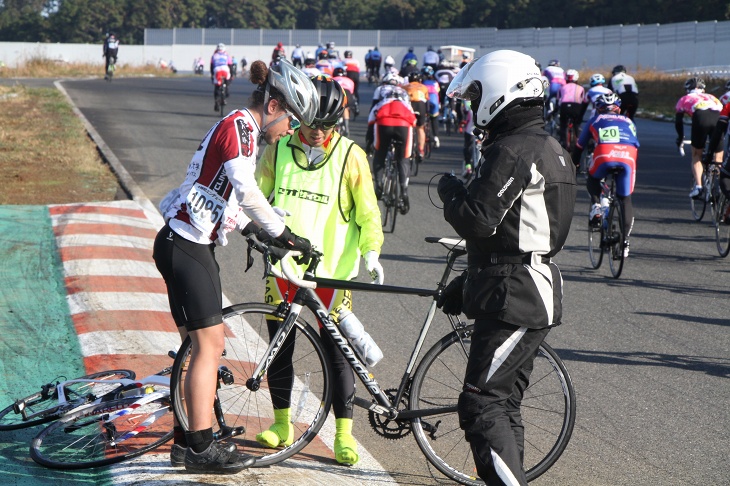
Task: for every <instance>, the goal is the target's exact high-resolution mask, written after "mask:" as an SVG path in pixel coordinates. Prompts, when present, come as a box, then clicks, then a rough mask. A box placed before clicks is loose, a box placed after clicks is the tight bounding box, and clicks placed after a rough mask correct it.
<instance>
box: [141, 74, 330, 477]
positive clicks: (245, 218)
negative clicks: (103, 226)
mask: <svg viewBox="0 0 730 486" xmlns="http://www.w3.org/2000/svg"><path fill="white" fill-rule="evenodd" d="M251 81H252V82H253V83H254V84H256V85H258V86H257V88H256V90H255V91H254V92H253V94H252V95H251V98H250V101H249V107H248V108H244V109H242V110H235V111H232V112H231V113H230V114H229V115H228V116H227V117H225V118H223V119H222V120H220V121H219V122H218V123H217V124H216V125H215V126H214V127H213V128H211V129H210V130H209V131H208V133H207V135H206V136H205V138H204V139H203V141H202V142H201V143H200V145H199V146H198V150H197V151H196V152H195V154H194V155H193V158H192V160H191V161H190V165H189V166H188V169H187V172H186V175H185V180H184V181H183V183H182V185H180V187H179V188H178V189H177V190H174V191H172V192H171V193H170V194H169V195H168V196H167V197H165V200H164V203H165V205H164V207H161V209H162V212H163V216H164V218H165V221H166V224H165V226H163V227H162V229H161V230H160V231H159V233H158V234H157V238H156V239H155V243H154V249H153V258H154V260H155V264H156V265H157V269H158V270H159V271H160V274H161V275H162V277H163V279H164V280H165V284H166V286H167V294H168V300H169V304H170V311H171V313H172V317H173V319H174V320H175V323H176V324H177V326H178V331H179V333H180V335H181V337H182V338H183V339H185V337H186V336H190V339H191V340H192V342H193V348H194V349H195V352H194V353H193V354H192V356H191V359H190V365H189V367H188V373H187V378H186V382H185V391H184V394H185V403H186V405H187V412H188V430H187V431H186V432H185V433H183V430H182V428H181V427H180V426H177V424H176V428H175V429H174V444H173V446H172V450H171V454H170V460H171V462H172V464H173V465H176V466H183V465H184V466H185V469H187V470H188V471H190V472H193V473H211V474H220V473H226V474H232V473H236V472H239V471H241V470H242V469H245V468H247V467H249V466H251V465H252V464H253V463H254V462H255V459H254V458H253V457H252V456H249V455H246V454H241V453H239V452H237V451H236V446H235V445H234V444H219V443H218V442H216V441H215V440H214V439H213V429H212V427H211V425H212V420H211V413H210V411H211V410H212V407H213V401H214V397H215V392H216V385H217V384H218V380H217V378H216V375H217V374H216V370H217V369H218V362H219V359H220V356H221V354H222V353H223V351H224V333H225V329H226V328H225V326H224V325H223V316H222V315H221V309H222V301H221V299H222V297H221V296H222V293H221V280H220V270H219V266H218V263H217V262H216V259H215V248H216V246H218V245H220V246H225V245H226V244H227V243H228V240H227V235H228V233H230V232H231V231H234V230H237V229H240V228H243V231H244V232H246V231H253V230H257V229H258V226H260V227H261V228H263V230H264V231H265V232H266V233H268V234H269V235H271V236H272V237H274V239H275V240H276V242H278V243H279V244H280V245H282V246H284V247H285V248H289V249H294V250H299V251H302V252H303V253H308V252H310V251H311V245H310V243H309V241H308V240H306V239H305V238H301V237H299V236H297V235H295V234H293V233H292V232H291V231H290V230H289V228H288V227H287V226H286V225H285V224H284V222H283V220H282V219H281V216H282V214H283V213H282V212H277V211H276V210H275V208H272V207H271V206H270V205H269V203H268V202H267V200H266V197H264V195H263V193H262V192H261V190H260V189H259V187H258V185H257V184H256V178H255V175H254V170H255V168H256V156H257V152H258V148H259V145H260V143H261V142H262V141H264V140H265V141H266V143H268V144H274V143H276V141H277V140H278V139H279V138H281V137H282V136H284V135H286V134H288V133H292V131H293V130H292V129H290V120H291V119H292V118H293V117H294V116H296V117H297V118H299V119H300V120H301V121H302V122H303V123H310V124H311V123H312V121H313V120H314V117H315V115H316V113H317V109H318V107H319V99H318V97H317V91H316V90H315V88H314V85H313V84H312V82H311V81H310V79H309V78H308V77H307V76H306V75H305V74H304V73H303V72H301V71H300V70H298V69H297V68H295V67H294V66H293V65H291V64H290V63H289V62H288V61H286V60H282V61H281V62H280V63H279V64H278V65H277V66H276V67H273V68H271V69H269V68H267V67H266V64H265V63H264V62H263V61H256V62H254V63H253V64H252V65H251ZM161 206H162V205H161ZM252 220H253V221H252ZM253 222H255V223H256V224H254V223H253ZM257 225H258V226H257Z"/></svg>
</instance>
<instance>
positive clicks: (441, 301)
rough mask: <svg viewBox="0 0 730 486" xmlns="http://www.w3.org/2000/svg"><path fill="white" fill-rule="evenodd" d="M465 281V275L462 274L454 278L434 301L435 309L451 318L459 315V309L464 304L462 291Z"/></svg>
mask: <svg viewBox="0 0 730 486" xmlns="http://www.w3.org/2000/svg"><path fill="white" fill-rule="evenodd" d="M465 279H466V277H465V274H464V273H462V274H461V275H459V276H458V277H456V278H454V279H453V280H452V281H451V282H450V283H449V285H447V286H446V288H445V289H444V290H443V292H441V295H439V298H438V300H437V301H436V307H438V308H440V309H441V310H443V311H444V314H450V315H453V316H456V315H459V314H461V308H462V306H463V304H464V296H463V290H464V280H465Z"/></svg>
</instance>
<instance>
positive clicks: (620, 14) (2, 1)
mask: <svg viewBox="0 0 730 486" xmlns="http://www.w3.org/2000/svg"><path fill="white" fill-rule="evenodd" d="M727 19H730V2H727V0H703V1H701V2H688V1H679V0H631V1H626V0H367V1H363V0H307V1H306V2H296V1H294V2H284V1H281V0H234V1H231V0H224V1H221V0H216V1H212V0H164V1H160V0H116V1H111V0H0V41H11V42H61V43H96V42H100V41H101V39H102V38H103V37H104V34H105V33H107V32H114V33H116V35H117V37H118V38H119V39H120V40H121V41H122V42H123V43H125V44H142V43H143V42H144V29H145V28H161V29H170V28H174V27H176V28H225V29H231V28H233V29H259V28H262V29H353V30H357V29H381V30H390V29H398V30H402V29H447V28H470V27H496V28H498V29H516V28H524V27H568V26H575V27H578V26H591V27H592V26H599V25H616V24H624V25H627V24H653V23H660V24H668V23H675V22H686V21H708V20H727Z"/></svg>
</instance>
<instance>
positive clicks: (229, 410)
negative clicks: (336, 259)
mask: <svg viewBox="0 0 730 486" xmlns="http://www.w3.org/2000/svg"><path fill="white" fill-rule="evenodd" d="M276 310H277V308H276V307H274V306H271V305H267V304H254V303H249V304H238V305H234V306H231V307H227V308H225V309H223V321H224V324H225V325H226V337H225V352H224V354H223V356H221V359H220V364H219V368H218V369H219V372H218V392H217V403H216V407H215V408H217V409H214V410H211V414H212V419H211V420H212V423H213V432H214V434H215V437H216V438H217V439H219V440H221V439H224V440H226V441H227V442H232V443H234V444H236V446H237V447H238V450H239V451H240V452H244V453H246V454H250V455H252V456H254V457H256V466H261V467H263V466H269V465H271V464H275V463H277V462H280V461H283V460H284V459H287V458H288V457H291V456H292V455H294V454H296V453H297V452H299V451H301V450H302V449H303V448H304V447H305V446H306V445H307V444H309V443H310V442H311V441H312V440H313V439H314V438H315V437H316V436H317V432H318V431H319V429H320V428H321V427H322V425H323V424H324V422H325V420H326V419H327V414H328V412H329V409H330V405H331V403H332V385H331V382H332V371H331V367H330V364H329V360H328V358H327V356H326V354H325V351H324V349H323V348H322V344H321V342H320V339H319V336H318V335H317V333H316V331H314V330H313V329H312V327H311V326H310V325H309V324H307V323H306V322H305V321H304V320H303V319H301V318H300V319H297V321H296V324H295V326H294V327H293V328H292V331H291V333H290V334H289V336H288V337H287V339H286V340H285V341H284V342H283V343H282V344H281V347H280V349H279V351H278V354H277V357H276V359H274V361H273V362H272V363H271V364H270V365H269V371H268V373H267V374H266V375H265V376H264V377H263V379H262V381H261V386H260V388H258V389H257V390H250V389H249V388H248V387H247V384H246V383H247V380H248V379H249V378H251V373H252V372H253V371H254V369H255V368H256V365H257V364H258V363H259V362H260V361H261V359H262V357H263V355H264V353H265V352H266V350H267V348H268V346H269V339H268V336H269V332H268V326H267V319H271V316H272V315H276ZM191 352H192V344H191V341H190V339H189V338H188V339H186V340H185V342H184V343H183V344H182V346H181V347H180V350H179V351H178V353H177V357H176V358H175V364H174V365H173V367H172V375H171V377H170V383H171V385H172V395H173V404H174V410H175V416H176V417H177V419H178V421H179V422H180V424H181V425H182V426H183V428H184V429H186V430H187V429H188V416H187V407H186V405H185V399H184V393H183V384H184V383H185V377H186V376H187V369H188V363H189V361H190V353H191ZM286 353H293V357H292V360H291V363H292V366H293V379H289V377H288V374H287V371H288V372H291V371H292V366H289V367H288V368H287V366H286V364H283V362H284V361H285V360H284V358H283V356H284V354H286ZM277 365H278V368H282V369H281V370H278V371H273V370H276V369H277ZM282 377H283V378H285V380H284V381H287V382H288V383H290V384H291V387H282V386H278V385H277V384H276V383H277V382H281V381H282ZM272 396H273V397H275V398H276V399H277V400H285V401H289V402H290V404H291V405H290V406H291V409H292V425H293V426H294V442H293V443H292V444H291V445H290V446H288V447H283V448H280V449H269V448H266V447H264V446H262V445H261V444H259V443H258V442H256V434H259V433H260V432H262V431H264V430H267V429H268V428H269V427H270V426H271V425H272V424H273V423H274V406H273V402H272Z"/></svg>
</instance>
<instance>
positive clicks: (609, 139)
mask: <svg viewBox="0 0 730 486" xmlns="http://www.w3.org/2000/svg"><path fill="white" fill-rule="evenodd" d="M620 141H621V132H620V131H619V129H618V127H603V128H599V129H598V142H599V143H619V142H620Z"/></svg>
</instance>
